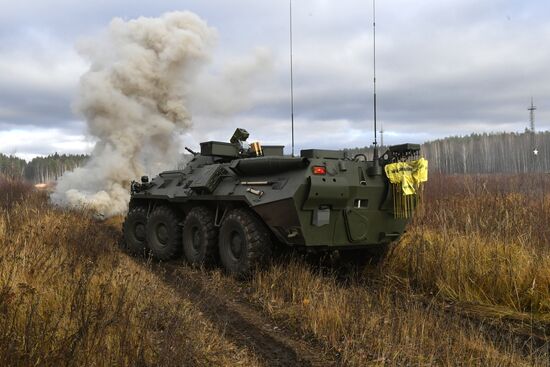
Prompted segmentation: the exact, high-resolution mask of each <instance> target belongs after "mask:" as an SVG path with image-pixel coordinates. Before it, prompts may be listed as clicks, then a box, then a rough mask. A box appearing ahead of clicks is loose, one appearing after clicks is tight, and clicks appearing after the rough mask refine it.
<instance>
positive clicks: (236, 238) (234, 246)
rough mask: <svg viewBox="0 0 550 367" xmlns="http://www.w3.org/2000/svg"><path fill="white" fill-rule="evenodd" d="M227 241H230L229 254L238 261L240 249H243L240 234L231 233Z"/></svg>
mask: <svg viewBox="0 0 550 367" xmlns="http://www.w3.org/2000/svg"><path fill="white" fill-rule="evenodd" d="M229 240H230V246H229V247H230V249H231V254H232V255H233V257H235V258H236V259H239V258H240V257H241V254H242V248H243V239H242V237H241V234H240V233H239V232H237V231H233V232H231V235H230V238H229Z"/></svg>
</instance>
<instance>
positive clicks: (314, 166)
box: [124, 129, 420, 276]
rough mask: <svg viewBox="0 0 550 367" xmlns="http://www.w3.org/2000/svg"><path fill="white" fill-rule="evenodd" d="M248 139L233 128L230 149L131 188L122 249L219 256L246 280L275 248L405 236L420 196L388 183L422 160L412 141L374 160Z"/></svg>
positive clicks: (195, 259)
mask: <svg viewBox="0 0 550 367" xmlns="http://www.w3.org/2000/svg"><path fill="white" fill-rule="evenodd" d="M247 138H248V133H247V132H246V130H244V129H237V131H236V132H235V134H234V135H233V137H232V138H231V141H230V142H229V143H226V142H217V141H209V142H205V143H201V151H200V153H195V152H192V151H191V152H192V153H193V155H194V157H193V159H192V160H191V161H190V162H189V163H188V165H187V166H186V167H185V168H184V169H183V170H176V171H166V172H162V173H160V174H159V175H158V176H157V177H155V178H153V179H152V180H151V181H150V182H149V180H148V177H146V176H145V177H142V179H141V183H138V182H133V183H132V186H131V200H130V207H129V212H128V215H127V217H126V220H125V223H124V238H125V242H126V246H127V248H128V249H129V250H130V251H132V252H135V253H144V252H147V253H149V252H150V253H151V254H152V256H153V257H155V258H157V259H159V260H169V259H172V258H175V257H177V256H180V255H183V256H184V258H185V259H186V260H187V262H189V263H190V264H193V265H201V264H204V263H206V262H209V261H213V260H216V259H219V260H220V261H221V263H222V264H223V266H224V268H225V269H226V270H227V271H228V272H229V273H232V274H236V275H239V276H244V275H246V274H249V273H250V271H251V270H252V269H253V268H254V267H256V266H257V265H260V264H262V263H264V262H265V261H266V260H267V259H269V257H270V255H271V253H272V249H273V247H274V246H289V247H301V248H305V249H308V250H315V251H320V250H341V251H345V250H353V249H370V248H379V247H380V246H387V245H388V244H389V243H391V242H392V241H394V240H396V239H397V238H398V237H399V236H400V235H401V234H402V233H403V231H404V228H405V224H406V223H407V221H408V219H409V218H410V216H411V214H412V211H413V210H414V207H415V206H416V202H417V201H418V193H416V192H414V193H413V194H412V195H411V194H410V193H409V194H404V193H403V191H402V190H401V185H400V183H399V181H395V180H394V183H393V184H392V182H390V179H389V178H388V177H392V176H391V175H393V176H395V174H396V173H399V174H403V173H405V174H407V172H406V171H407V169H404V170H403V168H402V167H401V168H400V166H399V165H400V164H405V163H403V162H406V161H410V160H411V159H415V158H417V157H418V155H419V151H420V147H419V146H418V145H414V144H404V145H399V146H392V147H390V148H389V149H388V150H387V152H386V153H385V154H383V155H382V156H381V157H380V158H377V157H376V158H375V159H373V160H367V157H366V156H365V155H364V154H358V155H356V156H354V157H348V156H347V155H346V153H345V152H343V151H336V150H319V149H309V150H302V151H301V154H300V156H299V157H293V156H285V155H283V146H263V147H262V146H261V145H260V144H259V143H252V144H250V145H249V144H248V143H247V142H246V140H247ZM390 164H392V165H393V166H392V167H394V166H395V167H394V168H395V169H394V170H393V173H391V172H390V171H391V170H388V167H390V166H389V165H390ZM407 167H409V166H407ZM388 172H390V174H387V173H388Z"/></svg>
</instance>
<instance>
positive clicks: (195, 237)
mask: <svg viewBox="0 0 550 367" xmlns="http://www.w3.org/2000/svg"><path fill="white" fill-rule="evenodd" d="M191 241H192V244H193V249H195V250H196V251H198V250H199V248H200V242H201V235H200V231H199V229H198V228H197V227H193V232H192V236H191Z"/></svg>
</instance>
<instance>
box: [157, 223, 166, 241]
mask: <svg viewBox="0 0 550 367" xmlns="http://www.w3.org/2000/svg"><path fill="white" fill-rule="evenodd" d="M156 232H157V238H158V240H159V242H160V243H161V244H163V245H166V244H167V243H168V228H166V225H165V224H164V223H159V224H158V225H157V228H156Z"/></svg>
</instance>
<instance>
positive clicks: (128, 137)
mask: <svg viewBox="0 0 550 367" xmlns="http://www.w3.org/2000/svg"><path fill="white" fill-rule="evenodd" d="M215 39H216V32H215V30H214V29H212V28H210V27H209V26H208V25H207V24H206V23H205V22H204V21H203V20H201V19H200V18H199V17H198V16H196V15H195V14H193V13H189V12H172V13H167V14H164V15H163V16H161V17H159V18H138V19H135V20H130V21H124V20H122V19H119V18H116V19H114V20H113V21H112V22H111V24H110V25H109V28H108V30H107V31H106V33H105V34H104V35H102V36H101V37H100V38H99V39H97V40H95V41H88V42H86V43H83V44H82V45H81V47H80V51H81V53H82V55H84V56H85V57H87V58H88V59H89V61H90V62H91V66H90V69H89V70H88V71H87V72H86V73H85V74H84V75H83V76H82V78H81V80H80V93H79V97H78V99H77V101H76V103H75V110H76V111H77V112H78V113H80V114H82V115H83V116H84V117H85V119H86V122H87V126H88V131H89V133H90V135H92V136H93V137H95V138H96V139H97V141H98V142H97V144H96V146H95V148H94V150H93V152H92V156H91V159H90V160H89V162H88V163H87V164H86V165H85V166H83V167H81V168H78V169H76V170H74V171H73V172H69V173H66V174H65V175H64V176H63V177H61V178H60V179H59V181H58V183H57V188H56V191H55V192H54V193H53V194H52V201H53V202H55V203H58V204H61V205H68V206H86V207H90V208H92V209H94V210H96V211H98V212H100V213H102V214H103V215H105V216H111V215H115V214H118V213H122V212H124V211H125V210H126V209H127V206H128V201H129V193H128V187H129V182H130V180H132V179H135V178H137V177H139V176H141V175H142V174H143V173H144V172H146V170H153V171H155V172H156V171H160V170H161V169H163V168H165V167H173V166H175V161H176V160H177V159H178V155H179V154H178V152H179V147H178V144H177V134H176V133H177V132H178V131H181V130H183V129H187V128H189V127H190V126H191V115H190V113H189V111H188V109H187V108H186V106H188V104H187V100H188V96H189V93H190V88H191V85H192V82H193V78H194V76H195V75H196V74H197V72H198V69H199V68H200V66H201V65H203V64H204V63H205V62H207V61H208V59H209V54H210V50H211V46H212V45H213V43H214V41H215ZM145 162H155V164H156V165H157V166H156V167H146V163H145ZM158 162H162V163H163V164H160V165H159V164H158ZM161 166H164V167H161Z"/></svg>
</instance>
